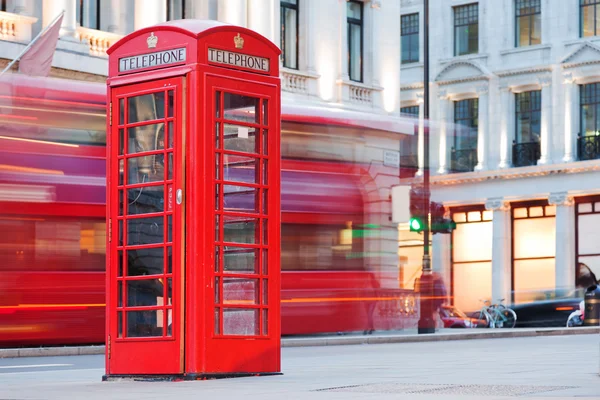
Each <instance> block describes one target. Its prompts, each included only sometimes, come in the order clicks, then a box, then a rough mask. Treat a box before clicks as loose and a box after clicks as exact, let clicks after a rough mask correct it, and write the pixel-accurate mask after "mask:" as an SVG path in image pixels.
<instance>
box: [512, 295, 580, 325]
mask: <svg viewBox="0 0 600 400" xmlns="http://www.w3.org/2000/svg"><path fill="white" fill-rule="evenodd" d="M580 302H581V298H562V299H552V300H542V301H535V302H531V303H523V304H515V305H512V306H511V308H512V309H513V310H514V312H515V313H516V314H517V325H516V327H517V328H534V327H535V328H544V327H547V328H549V327H564V326H566V324H567V320H568V319H569V316H570V315H571V313H572V312H574V311H576V310H579V303H580Z"/></svg>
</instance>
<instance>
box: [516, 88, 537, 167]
mask: <svg viewBox="0 0 600 400" xmlns="http://www.w3.org/2000/svg"><path fill="white" fill-rule="evenodd" d="M515 101H516V109H515V120H516V135H515V141H514V143H513V166H515V167H523V166H527V165H536V164H537V161H538V160H539V159H540V132H541V118H542V92H541V91H539V90H535V91H531V92H523V93H517V94H516V95H515Z"/></svg>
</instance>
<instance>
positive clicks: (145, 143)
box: [127, 122, 165, 154]
mask: <svg viewBox="0 0 600 400" xmlns="http://www.w3.org/2000/svg"><path fill="white" fill-rule="evenodd" d="M164 135H165V124H164V123H162V122H161V123H158V124H150V125H144V126H136V127H134V128H127V137H128V143H127V154H135V153H142V152H145V151H154V150H162V149H164V148H165V142H164Z"/></svg>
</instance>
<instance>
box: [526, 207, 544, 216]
mask: <svg viewBox="0 0 600 400" xmlns="http://www.w3.org/2000/svg"><path fill="white" fill-rule="evenodd" d="M529 216H530V217H543V216H544V207H531V208H530V209H529Z"/></svg>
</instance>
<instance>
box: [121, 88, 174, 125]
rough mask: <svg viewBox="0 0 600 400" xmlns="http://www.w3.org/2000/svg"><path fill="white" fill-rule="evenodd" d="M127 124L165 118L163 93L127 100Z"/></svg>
mask: <svg viewBox="0 0 600 400" xmlns="http://www.w3.org/2000/svg"><path fill="white" fill-rule="evenodd" d="M128 105H129V109H128V113H127V122H128V123H130V124H131V123H135V122H143V121H151V120H155V119H162V118H164V117H165V92H158V93H152V94H144V95H141V96H134V97H130V98H129V99H128Z"/></svg>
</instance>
